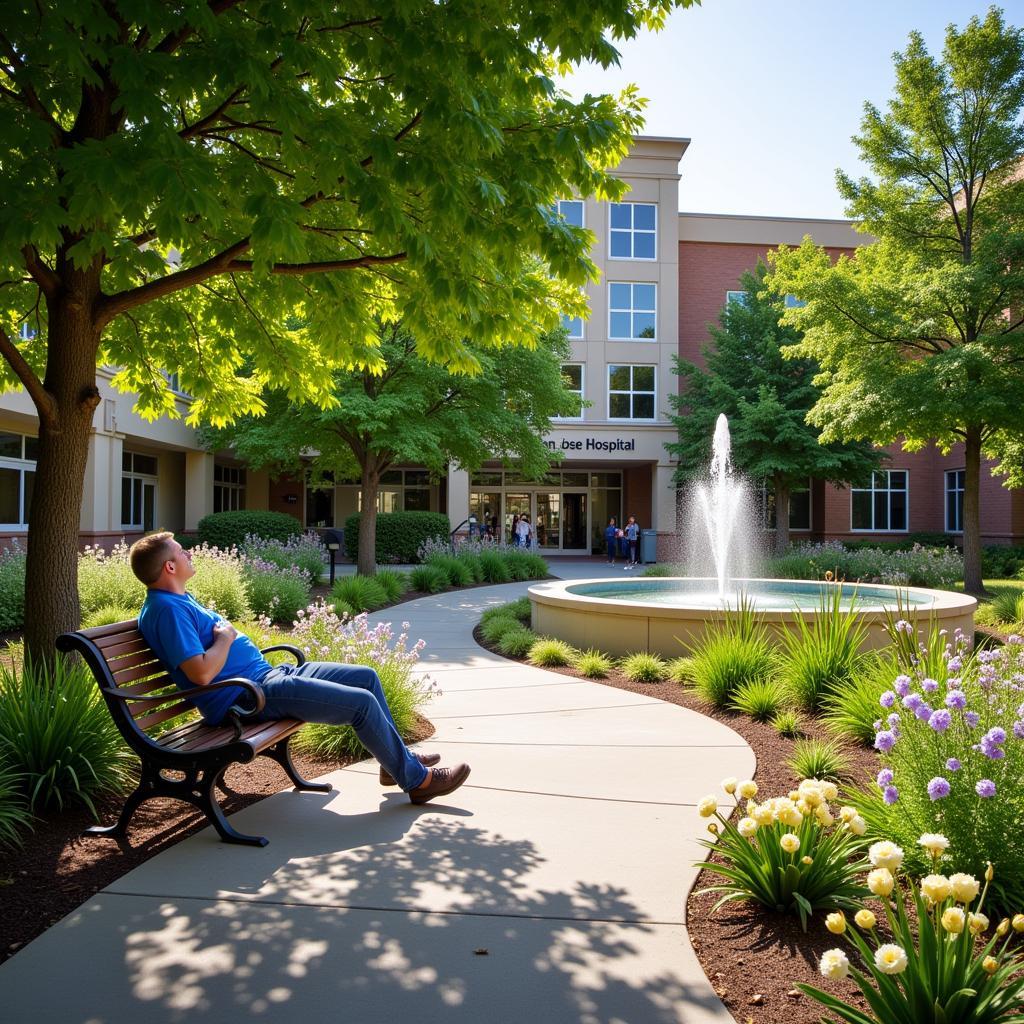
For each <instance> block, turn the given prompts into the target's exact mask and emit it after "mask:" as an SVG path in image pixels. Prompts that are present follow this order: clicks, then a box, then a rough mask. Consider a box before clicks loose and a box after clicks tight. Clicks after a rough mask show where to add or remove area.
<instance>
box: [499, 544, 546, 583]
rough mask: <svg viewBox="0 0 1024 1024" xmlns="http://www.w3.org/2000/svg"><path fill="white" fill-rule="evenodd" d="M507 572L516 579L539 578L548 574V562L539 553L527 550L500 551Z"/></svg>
mask: <svg viewBox="0 0 1024 1024" xmlns="http://www.w3.org/2000/svg"><path fill="white" fill-rule="evenodd" d="M502 557H504V559H505V564H506V565H507V566H508V571H509V574H510V575H511V577H512V579H514V580H516V581H522V580H541V579H544V577H545V576H547V574H548V564H547V562H545V561H544V559H543V558H542V557H541V556H540V555H535V554H533V553H532V552H529V551H516V550H515V549H513V550H511V551H505V552H503V553H502Z"/></svg>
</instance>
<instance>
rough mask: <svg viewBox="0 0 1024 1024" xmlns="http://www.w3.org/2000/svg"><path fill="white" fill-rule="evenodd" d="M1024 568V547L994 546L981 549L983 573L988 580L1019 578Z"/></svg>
mask: <svg viewBox="0 0 1024 1024" xmlns="http://www.w3.org/2000/svg"><path fill="white" fill-rule="evenodd" d="M1022 567H1024V547H1015V546H1011V545H1008V544H992V545H987V546H986V547H983V548H982V549H981V572H982V575H983V576H985V578H986V579H1008V578H1010V577H1012V576H1017V577H1018V578H1019V575H1020V572H1021V568H1022Z"/></svg>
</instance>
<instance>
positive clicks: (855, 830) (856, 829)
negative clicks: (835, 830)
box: [846, 814, 868, 836]
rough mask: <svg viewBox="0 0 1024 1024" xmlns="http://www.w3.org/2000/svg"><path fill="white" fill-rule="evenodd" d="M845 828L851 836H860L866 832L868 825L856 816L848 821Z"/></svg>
mask: <svg viewBox="0 0 1024 1024" xmlns="http://www.w3.org/2000/svg"><path fill="white" fill-rule="evenodd" d="M846 827H847V828H848V829H849V830H850V832H851V834H852V835H855V836H862V835H864V833H865V832H866V831H867V828H868V823H867V822H866V821H865V820H864V819H863V818H862V817H861V816H860V815H859V814H858V815H855V816H854V817H853V818H851V819H850V821H849V823H848V824H847V826H846Z"/></svg>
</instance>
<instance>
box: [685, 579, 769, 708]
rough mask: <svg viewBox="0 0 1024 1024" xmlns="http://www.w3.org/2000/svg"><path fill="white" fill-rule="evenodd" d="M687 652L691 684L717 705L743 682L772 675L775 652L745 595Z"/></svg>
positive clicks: (728, 699)
mask: <svg viewBox="0 0 1024 1024" xmlns="http://www.w3.org/2000/svg"><path fill="white" fill-rule="evenodd" d="M690 654H691V656H692V658H693V664H692V666H691V674H692V677H693V685H694V688H695V689H696V691H697V693H698V695H699V696H700V697H701V698H702V699H703V700H706V701H707V702H708V703H709V704H711V705H713V706H714V707H716V708H726V707H728V706H729V704H730V702H731V701H732V699H733V696H734V694H735V693H736V691H737V690H738V689H739V688H740V687H741V686H743V685H744V683H749V682H755V681H757V680H759V679H768V678H769V677H770V676H771V675H773V673H774V669H775V659H776V656H777V655H776V651H775V648H774V647H773V646H772V644H771V642H770V641H769V639H768V635H767V633H766V632H765V630H764V626H763V625H762V624H761V622H760V621H759V620H758V618H757V617H756V616H755V614H754V609H753V606H752V605H751V604H750V603H749V601H747V600H746V599H742V600H741V601H740V603H739V606H738V608H737V609H736V610H735V612H734V613H733V614H731V615H729V616H727V617H726V618H725V619H724V620H723V621H722V622H720V623H717V624H714V625H708V626H707V627H705V630H704V634H703V636H702V637H701V639H700V640H698V641H697V643H696V644H694V645H693V646H692V647H691V648H690Z"/></svg>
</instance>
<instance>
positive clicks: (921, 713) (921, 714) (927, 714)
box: [914, 704, 932, 722]
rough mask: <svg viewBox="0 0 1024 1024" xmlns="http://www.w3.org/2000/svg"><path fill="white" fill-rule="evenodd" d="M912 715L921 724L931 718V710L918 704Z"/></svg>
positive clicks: (925, 705) (924, 705)
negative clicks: (919, 720)
mask: <svg viewBox="0 0 1024 1024" xmlns="http://www.w3.org/2000/svg"><path fill="white" fill-rule="evenodd" d="M914 714H915V715H916V716H917V717H918V718H919V719H921V721H922V722H927V721H928V719H929V718H931V716H932V709H931V708H930V707H929V706H928V705H927V704H918V706H917V707H916V708H914Z"/></svg>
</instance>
